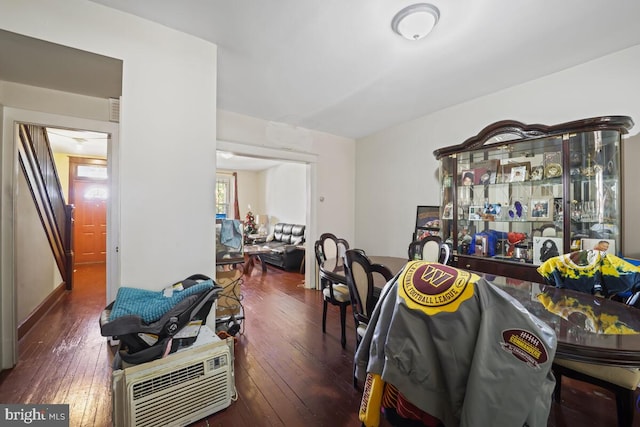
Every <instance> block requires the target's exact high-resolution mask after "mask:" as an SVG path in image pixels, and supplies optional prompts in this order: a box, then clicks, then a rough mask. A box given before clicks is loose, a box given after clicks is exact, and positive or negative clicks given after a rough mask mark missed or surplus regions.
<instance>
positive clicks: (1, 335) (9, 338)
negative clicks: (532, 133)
mask: <svg viewBox="0 0 640 427" xmlns="http://www.w3.org/2000/svg"><path fill="white" fill-rule="evenodd" d="M0 120H1V121H2V137H1V138H0V153H1V154H2V159H1V163H0V165H1V167H0V188H1V189H2V190H1V193H0V218H1V220H0V296H1V298H0V301H1V302H0V363H1V365H0V368H1V369H10V368H12V367H13V366H14V365H15V364H16V363H17V361H18V342H17V337H18V333H17V329H18V322H17V309H16V304H17V301H16V289H15V233H14V229H15V222H14V218H15V215H16V214H17V213H16V212H15V197H16V185H17V177H18V173H19V165H18V145H17V130H16V129H17V124H18V123H30V124H35V125H38V126H44V127H57V128H68V129H82V130H89V131H95V132H103V133H107V134H109V136H110V138H109V142H108V148H107V159H108V162H107V167H108V174H109V205H108V206H107V284H106V287H107V289H106V301H105V305H106V303H107V302H108V301H111V300H112V299H114V298H115V295H116V292H117V290H118V287H119V284H120V256H119V251H118V247H119V244H120V194H119V188H120V185H119V180H120V177H119V132H120V125H119V124H118V123H114V122H107V121H100V120H93V119H84V118H79V117H70V116H63V115H58V114H51V113H43V112H38V111H30V110H23V109H18V108H13V107H3V108H2V110H1V114H0Z"/></svg>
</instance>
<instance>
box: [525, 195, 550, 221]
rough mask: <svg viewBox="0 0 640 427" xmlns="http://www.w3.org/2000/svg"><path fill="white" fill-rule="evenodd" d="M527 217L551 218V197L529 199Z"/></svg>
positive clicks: (536, 218) (546, 219) (537, 218)
mask: <svg viewBox="0 0 640 427" xmlns="http://www.w3.org/2000/svg"><path fill="white" fill-rule="evenodd" d="M529 217H530V219H531V220H532V221H551V220H553V199H552V198H546V197H542V198H534V199H531V205H530V206H529Z"/></svg>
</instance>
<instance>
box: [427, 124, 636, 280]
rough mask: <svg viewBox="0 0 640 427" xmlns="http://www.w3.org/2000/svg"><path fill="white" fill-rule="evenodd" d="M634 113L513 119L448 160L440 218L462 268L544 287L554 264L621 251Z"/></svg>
mask: <svg viewBox="0 0 640 427" xmlns="http://www.w3.org/2000/svg"><path fill="white" fill-rule="evenodd" d="M632 126H633V121H632V120H631V118H630V117H626V116H609V117H595V118H590V119H584V120H577V121H573V122H569V123H562V124H558V125H552V126H546V125H539V124H534V125H527V124H523V123H520V122H516V121H511V120H506V121H501V122H497V123H494V124H492V125H489V126H487V127H486V128H484V129H483V130H482V131H481V132H480V133H479V134H478V135H476V136H473V137H471V138H469V139H467V140H466V141H465V142H463V143H462V144H459V145H454V146H450V147H445V148H441V149H438V150H436V151H435V152H434V155H435V156H436V158H437V159H438V160H439V161H440V185H441V205H440V219H441V230H442V234H443V237H444V239H445V240H446V241H447V242H448V243H449V244H450V245H451V246H452V249H453V252H454V256H453V257H452V259H453V263H454V265H456V266H458V267H460V268H463V269H469V270H475V271H480V272H484V273H489V274H496V275H501V276H507V277H512V278H516V279H522V280H530V281H535V282H542V278H541V277H540V276H539V274H538V272H537V271H536V268H537V266H538V265H540V264H541V263H542V262H544V261H545V260H546V259H548V258H550V257H552V256H556V255H560V254H563V253H568V252H570V251H575V250H579V249H592V248H594V247H595V246H598V245H599V249H600V250H606V251H608V252H609V253H612V254H616V255H618V254H619V252H621V251H622V230H621V225H622V219H621V215H622V200H621V198H622V173H621V170H620V169H621V156H622V143H621V142H622V141H621V140H622V135H623V134H626V133H627V132H628V131H629V129H631V127H632Z"/></svg>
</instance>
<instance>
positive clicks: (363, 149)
mask: <svg viewBox="0 0 640 427" xmlns="http://www.w3.org/2000/svg"><path fill="white" fill-rule="evenodd" d="M638 69H640V46H635V47H632V48H629V49H625V50H623V51H620V52H617V53H614V54H611V55H608V56H605V57H603V58H600V59H597V60H594V61H590V62H588V63H585V64H582V65H580V66H576V67H573V68H570V69H567V70H564V71H561V72H558V73H555V74H552V75H550V76H547V77H544V78H540V79H537V80H533V81H530V82H528V83H525V84H522V85H518V86H515V87H512V88H509V89H506V90H503V91H500V92H496V93H494V94H491V95H488V96H484V97H481V98H477V99H475V100H472V101H469V102H467V103H464V104H460V105H457V106H454V107H451V108H447V109H445V110H441V111H438V112H436V113H433V114H430V115H427V116H423V117H420V118H418V119H416V120H413V121H410V122H407V123H404V124H401V125H398V126H395V127H392V128H389V129H385V130H383V131H381V132H378V133H376V134H374V135H370V136H368V137H365V138H362V139H360V140H358V141H357V142H356V152H357V156H356V159H357V160H356V171H357V175H356V218H357V220H356V222H355V227H356V239H355V241H356V245H357V246H358V247H362V248H364V249H365V250H366V251H367V252H368V253H371V254H376V255H393V256H406V252H407V247H408V244H409V242H410V240H411V235H412V232H413V228H414V224H415V214H416V206H417V205H437V204H439V201H440V194H439V188H438V182H437V168H438V163H437V162H436V160H435V158H434V156H433V151H434V150H435V149H437V148H440V147H444V146H449V145H453V144H459V143H461V142H462V141H464V140H465V139H467V138H468V137H470V136H473V135H475V134H477V133H478V132H479V131H480V130H481V129H483V128H484V127H485V126H487V125H489V124H491V123H493V122H495V121H498V120H504V119H515V120H519V121H521V122H524V123H543V124H556V123H562V122H566V121H571V120H577V119H581V118H587V117H595V116H602V115H628V116H631V117H632V118H633V119H634V120H635V121H636V123H637V125H636V127H635V128H634V129H633V130H632V132H633V133H637V132H638V131H639V130H640V99H639V98H638V97H637V96H636V94H638V93H640V79H638V77H637V76H638ZM629 160H630V159H629V158H625V161H626V163H627V164H630V161H629ZM634 163H636V162H634ZM632 167H633V166H632ZM625 215H626V216H629V215H627V213H625ZM636 217H637V215H636ZM627 240H630V239H627ZM636 252H637V251H636Z"/></svg>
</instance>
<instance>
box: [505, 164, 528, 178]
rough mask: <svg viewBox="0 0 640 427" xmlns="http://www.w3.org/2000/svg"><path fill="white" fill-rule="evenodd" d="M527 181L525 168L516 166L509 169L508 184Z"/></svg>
mask: <svg viewBox="0 0 640 427" xmlns="http://www.w3.org/2000/svg"><path fill="white" fill-rule="evenodd" d="M526 180H527V167H526V166H516V167H513V168H511V174H510V178H509V182H524V181H526Z"/></svg>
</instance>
